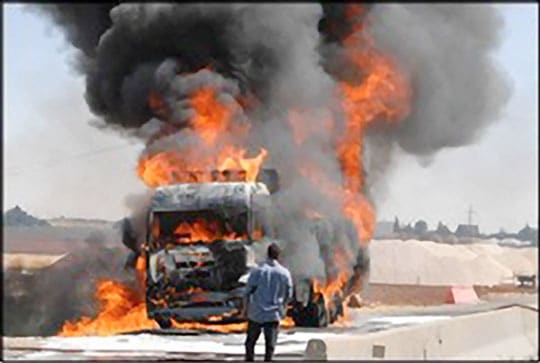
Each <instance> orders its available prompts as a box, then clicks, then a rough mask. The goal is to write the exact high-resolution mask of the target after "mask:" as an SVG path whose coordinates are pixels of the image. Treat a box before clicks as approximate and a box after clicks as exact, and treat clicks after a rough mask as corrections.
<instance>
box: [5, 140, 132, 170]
mask: <svg viewBox="0 0 540 363" xmlns="http://www.w3.org/2000/svg"><path fill="white" fill-rule="evenodd" d="M132 146H133V144H127V145H116V146H110V147H105V148H101V149H97V150H92V151H87V152H84V153H80V154H76V155H72V156H68V157H65V158H62V159H56V160H48V161H45V162H41V163H34V164H30V165H28V164H25V165H21V166H15V167H12V168H7V169H5V170H4V172H8V173H9V172H12V173H13V172H14V173H19V172H21V171H27V170H29V169H33V168H36V167H37V168H40V167H49V168H51V167H55V166H57V165H61V163H62V162H65V161H70V160H77V159H82V158H86V157H91V156H94V155H99V154H105V153H108V152H111V151H116V150H121V149H126V148H128V147H132Z"/></svg>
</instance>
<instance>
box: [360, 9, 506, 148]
mask: <svg viewBox="0 0 540 363" xmlns="http://www.w3.org/2000/svg"><path fill="white" fill-rule="evenodd" d="M370 15H371V23H372V27H371V30H372V32H373V36H374V38H375V39H376V41H377V45H378V46H379V47H380V48H381V49H383V50H385V51H387V52H389V53H390V54H392V55H393V56H394V57H395V58H396V59H397V60H398V61H399V64H400V66H401V67H402V68H403V69H404V70H406V71H407V73H408V74H409V75H410V77H411V79H412V81H413V90H414V105H413V109H412V113H411V115H410V116H409V117H408V118H407V119H406V120H404V121H403V122H402V123H401V124H400V126H399V128H398V130H397V133H396V134H395V138H396V140H397V142H398V143H399V145H400V146H401V147H402V148H403V149H404V150H405V151H407V152H409V153H413V154H418V155H423V156H426V155H430V154H434V153H436V152H437V151H439V150H441V149H443V148H448V147H458V146H463V145H468V144H471V143H473V142H475V141H477V140H478V138H479V137H480V136H481V135H482V133H483V132H484V131H485V129H486V128H487V127H488V126H489V125H491V124H493V123H494V122H496V121H497V120H498V119H499V117H500V115H501V111H502V110H504V108H505V106H506V103H507V102H508V100H509V97H510V94H511V92H510V91H511V84H510V83H509V80H508V79H507V77H506V75H505V74H504V73H503V72H502V71H501V70H500V69H499V68H498V67H497V64H496V63H495V60H494V59H493V52H494V51H495V50H496V49H497V47H498V46H499V44H500V41H501V35H502V34H501V31H502V28H503V20H502V17H501V16H500V15H499V14H498V12H497V10H496V9H495V8H494V7H492V6H490V5H486V4H481V5H480V4H466V5H459V6H457V5H455V4H452V5H443V4H429V5H428V4H422V5H420V4H380V5H377V6H375V7H374V8H373V10H372V11H371V14H370Z"/></svg>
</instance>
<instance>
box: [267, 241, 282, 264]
mask: <svg viewBox="0 0 540 363" xmlns="http://www.w3.org/2000/svg"><path fill="white" fill-rule="evenodd" d="M280 254H281V249H280V248H279V246H278V245H277V244H275V243H272V244H271V245H270V246H268V258H271V259H272V260H277V259H279V255H280Z"/></svg>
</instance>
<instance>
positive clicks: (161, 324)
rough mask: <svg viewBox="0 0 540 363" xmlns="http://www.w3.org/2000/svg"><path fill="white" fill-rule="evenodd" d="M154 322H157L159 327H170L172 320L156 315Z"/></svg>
mask: <svg viewBox="0 0 540 363" xmlns="http://www.w3.org/2000/svg"><path fill="white" fill-rule="evenodd" d="M155 320H156V322H157V323H158V325H159V327H160V328H161V329H170V328H171V326H172V321H171V319H170V318H165V317H162V316H157V317H156V318H155Z"/></svg>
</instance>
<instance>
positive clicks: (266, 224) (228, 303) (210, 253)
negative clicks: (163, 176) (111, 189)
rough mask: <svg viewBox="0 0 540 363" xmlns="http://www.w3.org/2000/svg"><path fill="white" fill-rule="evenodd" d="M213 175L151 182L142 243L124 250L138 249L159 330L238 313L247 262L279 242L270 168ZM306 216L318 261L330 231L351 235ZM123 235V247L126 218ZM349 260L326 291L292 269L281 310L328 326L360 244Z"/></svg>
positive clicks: (362, 255)
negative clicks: (248, 175)
mask: <svg viewBox="0 0 540 363" xmlns="http://www.w3.org/2000/svg"><path fill="white" fill-rule="evenodd" d="M212 176H213V179H212V180H214V181H212V182H203V183H180V184H173V185H167V186H162V187H158V188H156V189H155V192H154V195H153V198H152V201H151V205H150V206H149V208H148V211H147V220H146V227H147V228H146V236H145V242H144V244H143V248H142V250H138V251H136V253H135V255H132V256H131V260H132V262H133V261H134V259H135V258H136V257H137V255H139V254H140V253H142V254H143V255H144V258H145V260H146V310H147V315H148V317H149V318H150V319H154V320H155V321H156V322H157V323H158V324H159V326H160V327H161V328H164V329H165V328H169V327H171V325H172V320H173V319H174V320H175V321H177V322H186V321H190V322H193V321H197V322H205V323H216V324H224V323H231V322H238V321H242V320H245V319H246V317H245V316H243V315H242V311H243V304H244V301H245V300H244V299H243V297H244V294H245V288H246V287H245V286H246V283H247V279H248V276H249V273H250V271H251V269H252V268H254V267H255V266H256V265H257V263H259V262H261V261H263V260H264V259H265V258H266V249H267V246H268V245H269V244H270V243H272V242H275V243H277V244H278V245H281V246H285V245H284V243H283V241H282V240H280V236H279V229H277V230H276V228H275V226H276V225H279V223H275V222H276V221H275V218H276V214H277V215H279V213H272V212H273V210H272V194H273V193H275V192H276V191H277V190H278V189H279V186H278V185H279V181H278V176H277V173H276V172H275V170H273V169H263V170H261V172H260V173H259V177H258V179H257V182H246V181H242V174H241V173H240V175H238V172H237V173H236V174H235V171H230V170H227V171H219V172H218V171H214V172H213V173H212ZM238 180H240V181H238ZM273 218H274V219H273ZM310 223H311V227H310V230H311V232H312V233H313V235H314V236H315V238H314V240H316V241H318V243H319V246H313V248H318V249H319V251H320V253H321V257H322V258H323V260H324V259H325V258H330V256H326V254H328V251H329V245H328V244H330V243H332V233H334V234H335V233H338V232H339V233H346V234H348V235H350V236H356V231H355V230H354V226H353V225H352V223H350V222H348V221H344V220H340V221H338V220H336V221H332V222H329V221H328V220H326V219H318V220H312V221H310ZM336 229H339V230H340V231H336ZM123 240H124V244H126V245H128V246H130V248H133V247H134V245H135V244H136V237H135V236H134V233H133V228H132V226H131V225H130V222H129V220H127V219H125V220H124V236H123ZM134 250H135V249H134ZM356 260H357V263H356V265H355V266H354V268H353V270H354V273H353V276H352V277H351V279H350V280H349V281H348V282H346V283H345V284H344V286H343V288H342V289H340V291H337V292H336V293H335V294H333V295H332V296H331V297H328V296H327V297H326V298H325V296H324V294H323V293H322V292H320V291H317V289H316V286H315V284H316V283H315V277H313V276H306V275H299V276H295V274H294V273H293V276H292V277H293V285H294V289H293V290H294V294H293V295H294V296H293V298H292V300H291V301H290V303H289V305H288V310H287V315H288V316H290V317H291V318H292V319H293V320H294V322H295V325H296V326H310V327H323V326H327V325H328V324H331V323H332V322H334V321H335V320H336V319H338V318H339V316H340V315H342V314H343V302H344V298H345V297H346V296H347V295H348V294H349V293H350V292H351V291H352V289H353V288H354V286H355V284H357V283H358V280H359V279H361V278H363V276H364V275H365V273H366V272H367V270H368V265H369V256H368V254H367V250H366V249H360V250H359V251H358V256H357V259H356ZM329 265H330V264H329ZM327 274H328V275H329V276H331V275H332V271H327ZM322 283H324V281H323V282H322ZM327 300H328V301H327Z"/></svg>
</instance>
